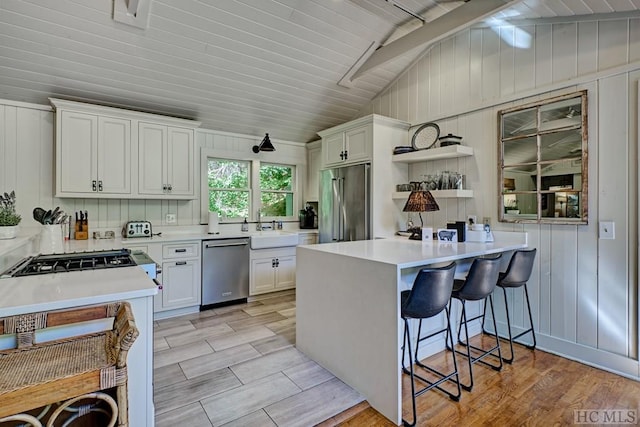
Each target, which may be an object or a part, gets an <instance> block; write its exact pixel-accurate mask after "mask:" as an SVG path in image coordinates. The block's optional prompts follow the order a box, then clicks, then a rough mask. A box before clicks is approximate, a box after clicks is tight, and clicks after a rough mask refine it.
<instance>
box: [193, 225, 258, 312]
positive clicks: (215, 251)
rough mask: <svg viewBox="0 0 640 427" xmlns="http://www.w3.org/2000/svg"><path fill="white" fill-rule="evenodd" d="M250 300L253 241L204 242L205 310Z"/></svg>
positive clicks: (203, 294)
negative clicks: (251, 249) (250, 254)
mask: <svg viewBox="0 0 640 427" xmlns="http://www.w3.org/2000/svg"><path fill="white" fill-rule="evenodd" d="M248 296H249V238H237V239H215V240H204V241H203V242H202V307H201V308H206V306H211V305H214V304H216V305H217V304H220V303H229V302H231V301H234V302H235V301H238V302H241V301H246V300H247V297H248Z"/></svg>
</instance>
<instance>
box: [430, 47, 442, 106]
mask: <svg viewBox="0 0 640 427" xmlns="http://www.w3.org/2000/svg"><path fill="white" fill-rule="evenodd" d="M430 53H431V54H430V55H429V98H428V101H429V117H437V116H440V115H441V113H442V109H441V105H442V103H441V102H440V98H441V96H442V91H441V89H442V88H441V85H442V80H441V79H442V69H441V68H440V44H437V45H435V46H433V47H432V48H431V50H430Z"/></svg>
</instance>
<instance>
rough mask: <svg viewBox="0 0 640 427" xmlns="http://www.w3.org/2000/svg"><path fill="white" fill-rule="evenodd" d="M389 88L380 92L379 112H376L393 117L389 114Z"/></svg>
mask: <svg viewBox="0 0 640 427" xmlns="http://www.w3.org/2000/svg"><path fill="white" fill-rule="evenodd" d="M390 92H391V89H387V90H385V91H384V93H383V94H382V96H381V97H380V107H379V108H380V109H379V112H378V113H377V114H381V115H383V116H388V117H393V116H391V115H390V113H391V107H390V102H391V96H390V94H389V93H390Z"/></svg>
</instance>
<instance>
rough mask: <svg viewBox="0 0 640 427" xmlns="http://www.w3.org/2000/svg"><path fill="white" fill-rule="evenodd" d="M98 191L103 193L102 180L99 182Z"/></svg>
mask: <svg viewBox="0 0 640 427" xmlns="http://www.w3.org/2000/svg"><path fill="white" fill-rule="evenodd" d="M98 191H102V180H100V181H98Z"/></svg>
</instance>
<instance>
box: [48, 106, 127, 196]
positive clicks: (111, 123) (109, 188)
mask: <svg viewBox="0 0 640 427" xmlns="http://www.w3.org/2000/svg"><path fill="white" fill-rule="evenodd" d="M56 125H57V132H58V134H59V138H58V139H57V140H58V141H60V143H59V144H57V145H56V158H57V167H56V177H57V179H56V196H57V197H101V196H105V195H118V196H122V195H124V196H126V195H130V194H131V121H130V120H125V119H119V118H115V117H106V116H97V115H94V114H84V113H79V112H74V111H62V113H61V114H59V115H58V120H57V123H56Z"/></svg>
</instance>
